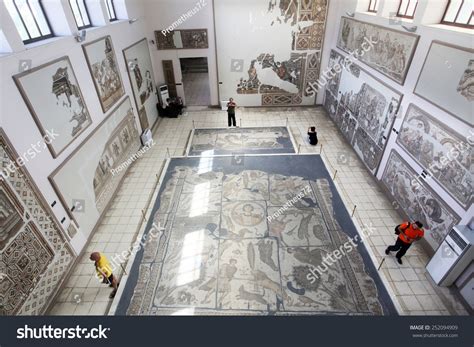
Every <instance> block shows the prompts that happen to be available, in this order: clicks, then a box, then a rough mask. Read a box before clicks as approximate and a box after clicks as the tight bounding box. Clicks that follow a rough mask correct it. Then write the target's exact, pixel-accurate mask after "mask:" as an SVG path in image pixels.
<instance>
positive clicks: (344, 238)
mask: <svg viewBox="0 0 474 347" xmlns="http://www.w3.org/2000/svg"><path fill="white" fill-rule="evenodd" d="M244 160H245V166H243V165H242V163H240V162H235V160H234V158H233V157H231V156H229V157H200V158H199V157H193V158H173V159H170V162H169V165H168V168H167V172H166V174H165V177H164V180H163V184H162V186H161V188H160V191H159V193H158V199H157V201H156V203H155V206H154V209H153V212H152V216H153V218H152V219H150V220H149V224H148V226H147V230H146V232H145V235H144V236H143V240H142V242H143V243H144V244H145V247H144V248H143V249H142V250H140V252H139V253H138V254H137V256H136V258H135V260H134V263H133V265H132V268H131V272H130V276H129V278H128V280H127V283H126V284H124V285H125V288H124V291H123V293H122V295H121V297H120V298H117V299H118V300H119V303H118V308H117V310H116V314H118V315H173V314H185V315H305V314H344V315H347V314H349V315H382V314H385V315H390V314H396V310H395V308H394V306H393V303H392V302H391V299H390V297H389V295H388V294H387V292H386V290H385V287H384V286H383V284H382V282H381V280H380V278H379V276H378V274H377V271H376V269H375V267H374V265H373V264H372V262H371V260H370V257H369V255H368V253H367V251H366V249H365V247H364V246H363V244H358V245H357V248H354V250H353V251H352V252H346V253H345V255H344V256H343V257H342V258H341V259H340V260H339V261H337V262H335V263H333V264H332V265H331V266H328V268H327V271H325V272H323V273H322V274H321V276H320V277H319V279H316V280H312V279H311V280H310V277H309V276H308V274H309V271H310V269H311V268H313V267H317V266H319V265H321V264H322V261H323V259H324V257H326V256H327V255H328V254H329V253H331V252H333V251H334V250H336V249H340V248H341V247H342V245H344V244H345V243H346V242H348V241H349V239H350V238H353V237H354V236H355V235H357V230H356V229H355V227H354V225H353V224H352V221H351V219H350V216H349V214H348V213H347V211H346V209H345V207H344V205H343V202H342V200H341V199H340V197H339V195H338V193H337V191H336V189H335V186H334V184H333V183H332V181H331V178H330V176H329V174H328V172H327V170H326V168H325V167H324V163H323V161H322V160H321V158H320V157H319V156H318V155H305V156H295V155H278V156H251V157H245V158H244ZM295 197H299V199H294V198H295ZM292 199H293V203H292V206H290V207H287V208H286V209H285V208H282V207H283V206H285V204H287V203H288V201H289V200H292ZM278 210H279V212H280V213H276V212H277V211H278ZM268 217H270V218H268ZM156 225H160V226H161V228H162V229H161V231H160V232H159V233H157V232H156ZM151 236H153V237H151Z"/></svg>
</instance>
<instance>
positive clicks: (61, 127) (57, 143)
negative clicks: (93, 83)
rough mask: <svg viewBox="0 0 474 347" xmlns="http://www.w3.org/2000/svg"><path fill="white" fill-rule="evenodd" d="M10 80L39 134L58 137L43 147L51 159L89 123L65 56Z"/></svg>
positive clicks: (82, 100) (84, 105) (69, 63)
mask: <svg viewBox="0 0 474 347" xmlns="http://www.w3.org/2000/svg"><path fill="white" fill-rule="evenodd" d="M13 79H14V81H15V83H16V85H17V87H18V89H19V90H20V93H21V96H22V97H23V99H24V101H25V103H26V105H27V107H28V109H29V111H30V113H31V115H32V116H33V119H34V121H35V123H36V125H37V126H38V129H39V131H40V133H41V135H42V136H47V135H48V132H51V131H53V130H54V132H55V133H58V134H59V136H58V137H57V138H55V139H54V141H52V142H51V143H49V144H47V146H48V149H49V151H50V152H51V155H52V156H53V158H56V157H58V156H59V155H60V154H61V153H62V152H63V151H64V150H65V149H66V148H67V147H68V146H69V145H70V144H71V143H72V142H73V141H74V140H75V139H76V138H77V137H78V136H79V135H80V134H82V132H83V131H84V130H86V129H87V128H88V127H89V126H90V125H91V124H92V119H91V117H90V114H89V111H88V110H87V106H86V104H85V101H84V98H83V96H82V93H81V89H80V88H79V84H78V82H77V79H76V75H75V74H74V70H73V68H72V65H71V62H70V60H69V58H68V57H66V56H65V57H61V58H59V59H56V60H53V61H51V62H49V63H46V64H43V65H41V66H38V67H35V68H32V69H31V70H28V71H25V72H22V73H20V74H18V75H15V76H13ZM38 86H40V87H38Z"/></svg>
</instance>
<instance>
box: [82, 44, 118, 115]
mask: <svg viewBox="0 0 474 347" xmlns="http://www.w3.org/2000/svg"><path fill="white" fill-rule="evenodd" d="M82 49H83V50H84V54H85V56H86V60H87V65H88V66H89V70H90V72H91V75H92V80H93V81H94V86H95V89H96V91H97V95H98V97H99V100H100V104H101V106H102V111H103V112H104V113H106V112H107V111H108V110H110V109H111V108H112V107H113V106H114V105H115V104H116V103H117V101H119V100H120V98H121V97H122V96H123V95H124V94H125V90H124V88H123V84H122V78H121V77H120V71H119V67H118V64H117V59H116V56H115V51H114V46H113V44H112V38H111V37H110V36H105V37H102V38H100V39H97V40H95V41H92V42H89V43H86V44H84V45H82Z"/></svg>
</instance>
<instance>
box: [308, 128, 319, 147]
mask: <svg viewBox="0 0 474 347" xmlns="http://www.w3.org/2000/svg"><path fill="white" fill-rule="evenodd" d="M308 138H309V143H310V145H312V146H316V145H317V144H318V133H317V132H316V127H309V128H308Z"/></svg>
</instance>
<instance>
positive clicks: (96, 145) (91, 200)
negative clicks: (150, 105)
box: [49, 97, 140, 235]
mask: <svg viewBox="0 0 474 347" xmlns="http://www.w3.org/2000/svg"><path fill="white" fill-rule="evenodd" d="M139 148H140V137H139V132H138V129H137V124H136V120H135V116H134V114H133V109H132V105H131V102H130V98H128V97H127V98H125V99H124V100H123V101H122V102H121V103H120V104H119V105H118V106H117V107H116V108H115V109H114V110H113V111H112V112H111V113H110V115H109V116H108V117H107V118H106V119H105V120H104V121H103V122H102V123H101V124H100V125H99V126H98V127H97V128H96V129H95V130H94V132H92V133H91V134H90V135H89V136H88V137H87V139H86V140H84V142H83V143H82V144H81V146H79V147H78V148H77V149H76V150H75V151H74V152H73V153H71V155H70V156H69V157H68V158H66V159H65V161H64V162H63V163H62V164H61V165H60V166H59V167H58V168H57V169H56V170H54V171H53V173H51V175H49V181H50V182H51V184H52V186H53V188H54V190H55V191H56V193H57V195H58V196H59V199H60V201H61V203H62V204H63V206H64V208H65V209H66V210H67V211H68V213H69V217H70V218H71V219H72V220H74V221H75V222H76V224H77V225H79V226H80V227H81V230H82V232H83V233H84V234H85V235H89V234H90V233H91V232H92V230H93V229H94V227H95V225H96V223H97V221H98V220H99V218H100V217H101V216H102V214H103V213H104V211H105V210H106V207H107V205H108V204H109V202H110V201H111V199H112V198H113V196H114V194H115V192H116V190H117V188H118V187H119V186H120V183H121V181H122V179H123V177H124V176H125V173H126V172H127V169H128V167H130V165H131V164H132V163H133V160H130V158H132V156H133V155H134V154H136V153H137V151H138V150H139ZM128 161H129V163H128V164H127V162H128ZM122 164H123V165H124V167H123V169H118V167H119V166H120V165H122ZM73 206H74V207H75V208H74V210H73V211H71V209H72V207H73Z"/></svg>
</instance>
